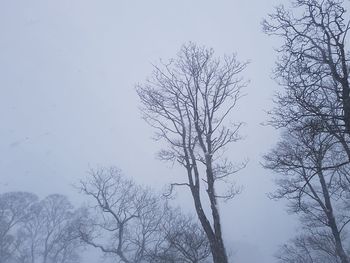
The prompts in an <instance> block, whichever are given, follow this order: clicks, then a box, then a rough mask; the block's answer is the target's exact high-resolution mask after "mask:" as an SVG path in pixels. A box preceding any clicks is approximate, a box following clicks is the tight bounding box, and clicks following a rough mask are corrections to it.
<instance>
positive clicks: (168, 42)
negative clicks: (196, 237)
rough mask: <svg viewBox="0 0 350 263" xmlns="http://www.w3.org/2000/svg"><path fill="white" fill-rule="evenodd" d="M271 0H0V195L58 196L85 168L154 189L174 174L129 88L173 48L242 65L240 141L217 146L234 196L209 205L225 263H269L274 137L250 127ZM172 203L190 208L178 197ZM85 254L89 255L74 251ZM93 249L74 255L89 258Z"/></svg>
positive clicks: (186, 198)
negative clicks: (231, 165) (232, 167)
mask: <svg viewBox="0 0 350 263" xmlns="http://www.w3.org/2000/svg"><path fill="white" fill-rule="evenodd" d="M281 2H283V1H277V0H273V1H257V0H255V1H252V0H251V1H243V0H234V1H228V0H222V1H218V2H215V3H214V2H213V1H199V0H194V1H184V0H180V1H161V0H149V1H120V0H114V1H113V0H106V1H92V0H75V1H70V0H61V1H44V0H41V1H40V0H33V1H19V0H12V1H0V32H1V36H0V50H1V52H0V94H1V96H0V119H1V124H0V127H1V128H0V156H1V159H0V168H1V176H0V192H1V193H2V192H8V191H30V192H34V193H36V194H37V195H39V196H40V197H44V196H46V195H48V194H51V193H62V194H65V195H67V196H68V197H69V198H70V200H71V201H72V202H73V203H74V204H76V205H80V204H82V203H84V202H85V199H84V198H85V197H83V196H81V195H79V193H78V191H77V190H76V189H75V188H74V187H73V185H75V184H77V183H78V182H79V180H81V179H82V178H84V177H85V176H86V172H87V171H88V170H89V168H94V167H99V166H111V165H115V166H117V167H119V168H120V169H121V170H122V171H123V173H124V174H125V175H127V176H130V177H132V178H134V180H135V181H136V182H138V183H140V184H144V185H149V186H152V187H154V188H155V189H157V190H160V191H161V190H162V189H163V188H164V185H166V184H168V183H170V182H173V181H176V180H179V179H178V178H179V177H182V178H184V176H185V174H184V171H183V169H181V168H179V167H178V166H176V165H175V166H172V165H171V164H169V163H164V162H161V161H159V160H158V159H157V158H156V153H157V151H158V150H159V149H161V148H162V143H161V142H155V141H154V140H152V137H153V130H152V129H151V128H150V127H149V126H148V125H147V124H146V123H145V122H144V121H143V120H142V118H141V114H140V111H139V106H140V104H139V99H138V97H137V94H136V91H135V84H137V83H142V82H143V81H144V80H145V79H146V78H147V76H149V75H150V73H151V71H152V64H153V63H157V62H158V61H159V59H160V58H161V59H165V60H166V59H169V58H171V57H174V56H175V55H176V53H177V52H178V50H179V48H180V47H181V45H182V44H183V43H187V42H188V41H192V42H195V43H198V44H200V45H205V46H208V47H212V48H214V50H215V53H216V54H217V55H223V54H231V53H236V54H237V56H238V58H239V59H240V60H243V61H244V60H249V61H250V64H249V65H248V67H247V70H246V71H245V72H244V76H245V77H246V79H249V80H250V82H249V85H248V86H247V87H246V88H245V89H244V93H245V96H244V97H243V98H242V99H241V100H240V101H239V104H238V107H237V109H235V111H234V113H233V116H232V119H233V120H237V121H243V122H244V123H245V125H244V127H243V128H242V130H241V134H242V135H243V137H244V140H242V141H240V142H238V143H234V144H232V145H231V146H230V147H229V150H228V153H229V155H228V156H229V158H230V159H232V160H233V161H241V160H245V159H248V160H249V162H248V165H247V167H246V168H245V169H244V170H242V171H240V172H239V174H238V175H235V180H236V182H237V184H239V185H242V186H243V191H242V193H241V194H240V195H239V196H237V197H236V198H234V199H233V200H231V201H229V202H226V203H221V204H220V211H221V212H222V219H223V229H224V237H225V240H226V241H227V248H228V250H229V251H230V253H231V254H232V255H233V259H236V260H235V262H244V263H255V262H260V263H271V262H274V258H273V254H274V253H275V251H276V250H277V249H278V246H279V245H280V244H282V243H283V242H285V241H286V240H288V239H289V238H290V237H291V236H292V233H294V231H295V228H296V224H297V223H296V222H297V221H296V220H295V218H293V217H292V216H290V215H287V213H286V212H285V204H284V203H283V202H275V201H272V200H270V199H269V198H268V197H267V193H269V192H270V191H273V189H274V184H273V175H272V174H271V172H269V171H266V170H264V169H263V168H262V166H261V164H260V162H261V157H262V155H263V154H264V153H266V152H267V151H269V149H271V148H272V147H273V145H274V143H275V142H276V141H277V138H278V133H277V132H276V131H275V130H273V129H272V128H271V127H267V126H263V125H261V124H262V123H263V122H266V120H267V119H268V116H267V114H266V110H269V109H270V108H271V107H272V102H271V99H272V96H273V94H274V92H275V91H276V90H277V89H278V86H277V84H276V83H275V82H274V81H273V80H272V79H271V72H272V68H273V66H274V61H275V59H276V57H275V53H274V49H273V48H274V47H276V46H278V44H279V43H278V42H276V39H272V38H269V37H268V36H266V35H264V34H263V33H262V29H261V25H260V23H261V21H262V19H263V18H264V17H266V15H267V14H268V13H269V12H271V11H272V9H273V6H275V5H277V4H279V3H281ZM173 202H174V203H176V204H178V205H180V206H181V207H183V209H185V210H188V211H193V210H192V209H193V208H192V207H193V205H192V199H191V197H190V195H189V193H188V192H186V191H184V190H180V189H179V191H178V193H177V196H176V199H175V200H174V201H173ZM85 253H87V254H89V255H90V254H95V252H94V250H90V249H89V251H86V252H85ZM99 260H100V258H99V257H98V255H97V253H96V255H95V256H89V257H88V258H86V259H85V260H84V262H86V263H92V262H100V261H99Z"/></svg>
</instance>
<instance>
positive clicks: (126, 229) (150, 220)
mask: <svg viewBox="0 0 350 263" xmlns="http://www.w3.org/2000/svg"><path fill="white" fill-rule="evenodd" d="M80 190H81V192H82V193H83V194H85V195H87V196H90V197H92V199H93V200H94V203H95V205H94V208H95V210H96V213H95V215H96V216H95V218H92V219H91V220H90V222H86V223H85V224H84V225H82V226H81V227H80V232H81V238H82V239H83V241H84V242H86V243H87V244H89V245H91V246H93V247H95V248H99V249H100V250H101V251H102V252H104V253H106V254H109V255H112V256H113V257H114V258H117V259H119V260H120V261H121V262H125V263H129V262H130V263H131V262H132V263H138V262H144V260H145V258H146V257H147V253H148V252H149V251H151V250H152V249H153V246H154V245H155V244H156V240H157V238H156V237H157V235H158V234H159V233H158V231H159V228H158V226H159V224H160V220H161V219H162V214H163V213H164V211H163V207H162V205H161V204H160V203H159V201H158V198H156V196H155V195H154V194H153V193H152V192H151V191H150V190H148V189H143V188H141V187H139V186H137V185H136V184H135V183H134V182H133V181H131V180H128V179H125V178H123V177H122V176H121V174H120V171H119V170H118V169H116V168H110V169H104V168H101V169H98V170H91V171H90V176H89V178H88V179H86V180H85V181H82V182H81V187H80Z"/></svg>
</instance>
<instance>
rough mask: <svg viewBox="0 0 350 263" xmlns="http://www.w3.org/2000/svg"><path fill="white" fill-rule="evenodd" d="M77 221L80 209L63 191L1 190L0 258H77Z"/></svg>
mask: <svg viewBox="0 0 350 263" xmlns="http://www.w3.org/2000/svg"><path fill="white" fill-rule="evenodd" d="M79 221H80V212H79V211H78V210H75V209H74V208H73V206H72V204H71V203H70V202H69V201H68V199H67V198H66V197H65V196H63V195H58V194H53V195H49V196H47V197H46V198H44V199H42V200H39V199H38V197H37V196H35V195H34V194H32V193H26V192H9V193H4V194H1V195H0V222H1V225H0V226H1V232H0V253H1V254H0V258H1V262H4V263H7V262H9V263H27V262H28V263H75V262H79V250H80V248H81V245H80V238H79V235H78V231H77V230H78V226H79Z"/></svg>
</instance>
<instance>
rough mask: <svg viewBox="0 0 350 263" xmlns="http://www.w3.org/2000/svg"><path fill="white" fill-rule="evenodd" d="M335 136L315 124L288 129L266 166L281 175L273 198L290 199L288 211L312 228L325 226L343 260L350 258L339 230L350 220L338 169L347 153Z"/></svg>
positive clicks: (267, 158) (338, 254) (268, 155)
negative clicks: (314, 125)
mask: <svg viewBox="0 0 350 263" xmlns="http://www.w3.org/2000/svg"><path fill="white" fill-rule="evenodd" d="M338 148H339V147H338V144H337V143H336V142H335V140H334V138H333V137H332V136H331V135H329V134H325V133H319V132H318V129H317V127H313V126H311V127H309V129H306V128H305V127H303V129H301V130H295V129H294V130H288V133H287V134H285V136H284V139H283V140H282V141H281V142H280V143H279V144H278V145H277V147H276V148H275V149H274V150H272V151H271V152H270V153H269V154H267V155H266V156H265V167H266V168H269V169H271V170H273V171H275V172H277V173H279V174H280V175H281V178H280V179H278V180H277V181H276V182H277V185H278V186H279V190H278V191H277V192H276V194H274V195H273V197H274V198H277V199H280V198H286V199H288V200H289V201H290V211H291V212H294V213H298V214H300V215H302V222H303V224H304V225H306V226H308V227H309V228H311V229H318V228H327V229H328V231H330V233H331V234H332V238H333V239H334V244H335V251H334V253H335V254H336V255H337V256H338V257H339V259H340V260H341V262H342V263H348V262H349V258H348V255H347V253H346V251H345V249H344V244H343V240H342V237H341V234H342V233H343V232H344V231H345V228H346V226H347V225H348V223H349V222H350V213H349V210H346V209H344V207H345V205H346V203H347V197H346V195H344V191H343V189H342V187H340V186H339V183H338V182H339V177H341V174H339V172H338V169H339V168H342V167H343V166H344V165H346V163H345V164H344V163H343V162H342V161H343V160H344V158H346V155H345V153H344V151H342V149H341V150H340V151H339V149H338Z"/></svg>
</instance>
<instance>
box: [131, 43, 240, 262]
mask: <svg viewBox="0 0 350 263" xmlns="http://www.w3.org/2000/svg"><path fill="white" fill-rule="evenodd" d="M246 65H247V63H241V62H239V61H238V60H237V59H236V57H235V56H225V57H224V58H223V59H219V58H215V57H214V51H213V50H212V49H206V48H205V47H199V46H196V45H195V44H193V43H190V44H187V45H184V46H183V47H182V48H181V50H180V52H179V53H178V56H177V58H176V59H174V60H170V61H169V63H167V64H164V63H162V64H161V66H154V71H153V74H152V76H151V78H150V79H149V80H148V81H147V82H146V83H145V84H144V85H139V86H138V88H137V92H138V95H139V97H140V99H141V103H142V112H143V116H144V119H145V120H146V121H147V122H148V123H149V124H150V125H151V126H152V127H154V128H155V129H156V131H157V132H156V135H157V139H163V140H164V141H165V142H166V143H167V144H168V148H167V149H166V150H162V151H161V152H160V154H159V156H160V158H161V159H163V160H167V161H172V162H175V161H176V162H178V163H179V164H180V165H182V166H183V167H184V168H185V169H186V174H187V181H186V182H179V183H174V184H172V186H187V187H189V189H190V191H191V194H192V197H193V201H194V206H195V210H196V213H197V215H198V218H199V220H200V222H201V225H202V227H203V229H204V231H205V233H206V235H207V237H208V239H209V242H210V248H211V253H212V255H213V260H214V262H215V263H218V262H220V263H226V262H228V259H227V254H226V250H225V246H224V242H223V237H222V227H221V221H220V213H219V207H218V198H224V199H229V198H232V197H233V196H234V195H235V194H236V193H237V189H236V188H234V187H233V186H232V185H230V184H226V186H228V185H230V189H229V191H228V192H226V193H222V194H220V193H218V189H217V188H218V185H217V184H218V183H219V182H220V181H221V182H229V180H228V177H229V175H231V174H233V173H235V172H236V171H237V170H239V169H240V168H242V167H243V166H244V164H241V165H238V166H239V167H238V166H234V165H233V164H232V163H231V162H229V161H228V160H227V159H225V158H223V157H222V154H223V151H224V149H225V147H226V146H227V145H229V144H230V143H231V142H235V141H237V140H238V139H239V138H240V137H239V135H238V133H237V132H238V129H239V127H240V126H241V123H239V124H235V125H234V124H231V125H230V124H228V125H227V122H226V118H227V117H228V116H229V114H230V113H231V111H232V110H233V108H234V107H235V106H236V103H237V100H238V99H239V97H240V90H241V88H242V87H243V86H245V83H244V82H243V81H242V78H241V77H240V73H241V72H242V71H243V70H244V69H245V67H246ZM202 183H204V185H205V188H206V189H205V190H206V194H207V197H208V200H209V206H210V214H207V213H206V212H205V207H206V203H205V202H203V198H202V196H201V187H202V186H201V184H202Z"/></svg>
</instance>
